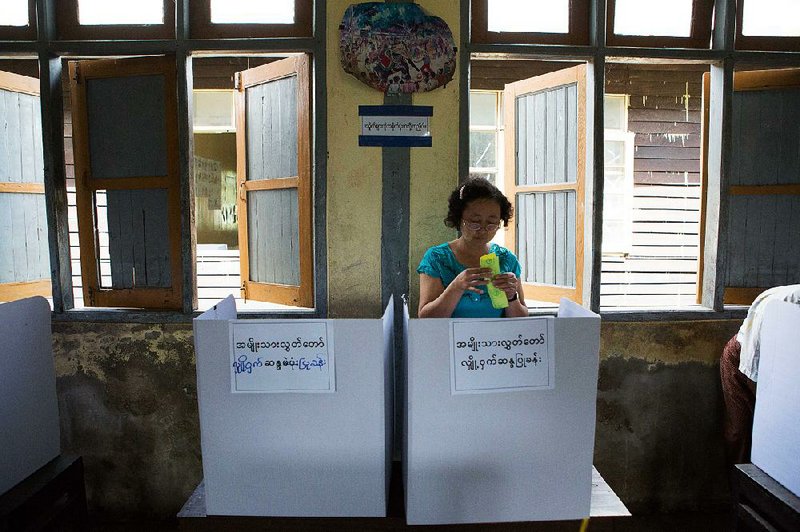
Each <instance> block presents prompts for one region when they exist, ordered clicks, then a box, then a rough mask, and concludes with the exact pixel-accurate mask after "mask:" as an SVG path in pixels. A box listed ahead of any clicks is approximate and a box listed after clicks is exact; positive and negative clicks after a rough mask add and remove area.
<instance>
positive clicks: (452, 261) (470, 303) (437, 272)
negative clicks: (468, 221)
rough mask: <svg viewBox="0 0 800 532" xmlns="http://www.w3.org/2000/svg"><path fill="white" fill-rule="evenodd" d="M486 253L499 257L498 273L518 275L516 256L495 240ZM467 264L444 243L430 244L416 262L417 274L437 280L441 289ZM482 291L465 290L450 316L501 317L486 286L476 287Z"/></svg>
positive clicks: (500, 310) (501, 314)
mask: <svg viewBox="0 0 800 532" xmlns="http://www.w3.org/2000/svg"><path fill="white" fill-rule="evenodd" d="M489 253H495V254H496V255H497V258H498V259H499V260H500V272H501V273H507V272H513V273H514V275H516V276H517V277H519V276H520V272H521V270H520V266H519V261H518V260H517V257H516V256H514V254H513V253H511V252H510V251H509V250H507V249H506V248H504V247H502V246H498V245H497V244H495V243H491V244H489ZM466 269H467V267H466V266H464V265H463V264H461V263H460V262H458V261H457V260H456V256H455V255H454V254H453V251H452V250H451V249H450V245H449V244H448V243H447V242H445V243H444V244H439V245H438V246H433V247H432V248H429V249H428V251H426V252H425V255H424V256H423V257H422V261H420V263H419V267H418V268H417V273H424V274H425V275H430V276H431V277H436V278H437V279H441V281H442V285H444V287H445V288H447V286H448V285H449V284H450V283H452V282H453V279H455V278H456V276H457V275H458V274H459V273H461V272H463V271H464V270H466ZM480 288H481V289H482V290H483V294H476V293H475V292H472V291H469V290H465V291H464V295H462V296H461V300H460V301H459V302H458V305H456V308H455V310H454V311H453V315H452V316H451V317H453V318H500V317H502V316H503V309H496V308H494V307H493V306H492V300H491V299H489V293H488V291H487V290H486V285H483V286H481V287H480Z"/></svg>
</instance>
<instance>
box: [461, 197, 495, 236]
mask: <svg viewBox="0 0 800 532" xmlns="http://www.w3.org/2000/svg"><path fill="white" fill-rule="evenodd" d="M502 223H503V219H502V218H501V217H500V204H499V203H497V202H496V201H495V200H493V199H489V198H482V199H476V200H473V201H470V202H469V203H467V205H466V206H465V207H464V211H463V212H462V213H461V228H460V229H461V235H462V236H463V237H464V238H465V239H466V240H475V241H480V242H489V241H490V240H491V239H492V238H494V235H495V233H497V230H498V229H499V228H500V225H501V224H502Z"/></svg>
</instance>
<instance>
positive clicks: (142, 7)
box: [54, 0, 175, 40]
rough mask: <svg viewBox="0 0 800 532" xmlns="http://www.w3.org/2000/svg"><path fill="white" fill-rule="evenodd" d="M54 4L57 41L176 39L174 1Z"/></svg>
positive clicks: (89, 0) (103, 0) (72, 0)
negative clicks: (56, 21)
mask: <svg viewBox="0 0 800 532" xmlns="http://www.w3.org/2000/svg"><path fill="white" fill-rule="evenodd" d="M54 4H55V8H56V19H57V20H58V26H57V32H58V37H59V39H64V40H78V39H126V38H128V39H170V38H174V37H175V2H173V1H171V0H138V1H137V2H109V1H108V0H59V1H58V2H54Z"/></svg>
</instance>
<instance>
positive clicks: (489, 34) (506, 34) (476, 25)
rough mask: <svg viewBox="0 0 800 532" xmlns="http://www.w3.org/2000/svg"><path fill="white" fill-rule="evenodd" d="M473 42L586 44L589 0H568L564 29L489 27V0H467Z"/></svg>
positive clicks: (587, 41) (587, 39) (587, 38)
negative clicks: (562, 30)
mask: <svg viewBox="0 0 800 532" xmlns="http://www.w3.org/2000/svg"><path fill="white" fill-rule="evenodd" d="M471 3H472V12H471V15H470V24H471V36H470V40H471V42H473V43H480V44H571V45H586V44H589V6H590V2H589V0H570V3H569V31H568V32H567V33H544V32H515V31H503V32H497V31H489V16H488V15H489V0H471Z"/></svg>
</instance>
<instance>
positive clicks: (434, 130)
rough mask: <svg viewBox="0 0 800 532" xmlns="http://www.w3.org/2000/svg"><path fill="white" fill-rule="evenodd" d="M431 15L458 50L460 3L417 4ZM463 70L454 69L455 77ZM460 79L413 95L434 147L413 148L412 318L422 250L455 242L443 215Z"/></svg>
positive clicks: (452, 175)
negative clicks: (427, 109) (423, 108)
mask: <svg viewBox="0 0 800 532" xmlns="http://www.w3.org/2000/svg"><path fill="white" fill-rule="evenodd" d="M417 4H419V5H420V6H421V7H422V8H423V9H424V10H425V11H426V13H428V14H430V15H435V16H437V17H440V18H442V19H443V20H444V21H445V22H446V23H447V25H448V26H450V30H451V31H452V32H453V37H454V38H455V41H456V47H457V48H459V49H460V47H461V42H460V40H459V35H460V29H459V28H460V27H461V24H460V19H459V17H460V12H459V9H460V7H459V3H458V2H441V1H437V0H419V1H418V2H417ZM459 68H461V65H459V64H456V72H458V69H459ZM458 94H459V83H458V75H455V76H453V80H452V81H451V82H450V83H448V84H447V85H446V86H445V87H442V88H439V89H436V90H434V91H431V92H424V93H420V94H415V95H414V96H413V98H412V101H413V103H414V105H432V106H433V117H432V118H431V121H430V129H431V136H432V138H433V146H432V147H431V148H412V149H411V183H410V187H411V188H410V198H409V199H410V205H409V207H410V213H411V214H410V216H411V218H410V223H409V227H410V234H409V250H408V255H409V257H408V258H409V265H408V267H409V274H408V280H409V285H410V295H411V300H410V302H409V307H410V310H411V313H412V315H413V316H416V313H417V312H416V309H417V305H418V299H419V274H418V273H417V266H418V265H419V261H420V260H421V259H422V255H423V254H424V253H425V250H426V249H428V248H429V247H430V246H434V245H436V244H441V243H442V242H446V241H448V240H452V239H454V238H455V237H456V232H455V230H453V229H451V228H449V227H447V226H445V225H444V221H443V220H444V218H445V216H447V198H448V197H449V196H450V192H451V191H452V190H453V189H454V188H455V187H456V186H457V185H458V179H459V175H458V104H459V97H458Z"/></svg>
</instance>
